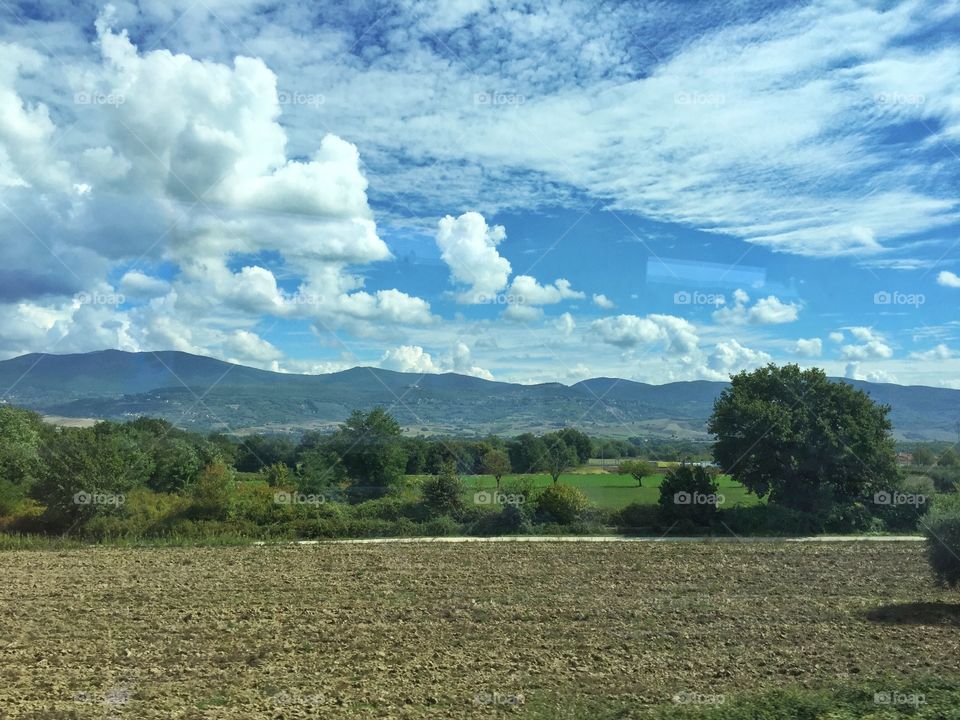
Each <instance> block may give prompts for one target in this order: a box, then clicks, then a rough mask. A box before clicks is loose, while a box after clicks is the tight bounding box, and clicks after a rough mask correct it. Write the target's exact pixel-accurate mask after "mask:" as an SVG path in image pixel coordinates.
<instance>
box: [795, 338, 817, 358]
mask: <svg viewBox="0 0 960 720" xmlns="http://www.w3.org/2000/svg"><path fill="white" fill-rule="evenodd" d="M793 352H794V354H796V355H801V356H803V357H810V358H813V357H820V355H821V354H822V353H823V341H822V340H821V339H820V338H809V339H804V338H800V339H799V340H797V344H796V345H795V346H794V348H793Z"/></svg>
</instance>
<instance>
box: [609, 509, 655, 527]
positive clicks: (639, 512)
mask: <svg viewBox="0 0 960 720" xmlns="http://www.w3.org/2000/svg"><path fill="white" fill-rule="evenodd" d="M613 523H614V525H616V526H617V527H618V528H620V529H621V530H624V531H626V532H635V531H637V530H652V529H654V528H656V527H659V525H660V514H659V508H658V507H657V506H656V505H647V504H644V503H638V502H635V503H630V504H629V505H627V506H626V507H624V508H621V509H620V510H619V511H618V512H617V513H616V514H615V515H614V517H613Z"/></svg>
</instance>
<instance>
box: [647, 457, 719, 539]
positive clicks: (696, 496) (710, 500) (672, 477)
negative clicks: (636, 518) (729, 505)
mask: <svg viewBox="0 0 960 720" xmlns="http://www.w3.org/2000/svg"><path fill="white" fill-rule="evenodd" d="M721 502H722V496H721V495H719V493H718V492H717V486H716V485H715V484H714V482H713V480H712V479H711V478H710V475H709V473H708V472H707V471H706V470H705V469H704V468H702V467H699V466H694V465H681V466H680V467H678V468H674V469H673V470H671V471H670V472H668V473H667V476H666V477H665V478H664V479H663V482H662V483H661V484H660V500H659V503H658V505H659V515H660V519H661V520H662V521H663V522H665V523H667V524H671V523H674V524H678V525H679V524H683V525H686V524H687V523H690V524H692V525H695V526H700V527H709V526H710V524H711V523H712V521H713V520H714V518H715V517H716V514H717V505H719V504H720V503H721Z"/></svg>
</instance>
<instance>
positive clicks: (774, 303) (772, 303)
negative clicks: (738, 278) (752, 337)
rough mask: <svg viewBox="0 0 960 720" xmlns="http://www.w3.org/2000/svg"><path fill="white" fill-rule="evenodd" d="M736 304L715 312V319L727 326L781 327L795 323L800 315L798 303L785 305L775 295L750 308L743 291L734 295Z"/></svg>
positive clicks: (747, 297)
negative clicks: (781, 325) (784, 324)
mask: <svg viewBox="0 0 960 720" xmlns="http://www.w3.org/2000/svg"><path fill="white" fill-rule="evenodd" d="M733 299H734V303H733V305H730V306H725V307H721V308H719V309H718V310H716V311H714V313H713V318H714V320H716V321H717V322H720V323H724V324H727V325H746V324H748V323H749V324H752V325H779V324H782V323H789V322H793V321H794V320H796V319H797V317H798V315H799V313H800V305H798V304H797V303H785V302H783V301H782V300H780V299H779V298H778V297H776V296H775V295H769V296H767V297H765V298H760V299H759V300H757V301H756V302H755V303H754V304H753V306H751V307H748V306H747V304H748V303H749V301H750V297H749V295H747V293H746V292H744V291H743V290H741V289H738V290H736V291H735V292H734V294H733Z"/></svg>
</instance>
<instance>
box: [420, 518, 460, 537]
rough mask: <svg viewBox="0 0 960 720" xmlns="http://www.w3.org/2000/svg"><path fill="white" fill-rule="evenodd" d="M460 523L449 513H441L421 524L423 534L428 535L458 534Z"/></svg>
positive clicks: (444, 535)
mask: <svg viewBox="0 0 960 720" xmlns="http://www.w3.org/2000/svg"><path fill="white" fill-rule="evenodd" d="M459 533H460V525H459V524H458V523H457V521H456V520H454V519H453V518H452V517H450V516H449V515H441V516H440V517H436V518H433V519H432V520H430V521H428V522H426V523H424V524H423V534H424V535H427V536H428V537H446V536H449V535H458V534H459Z"/></svg>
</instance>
